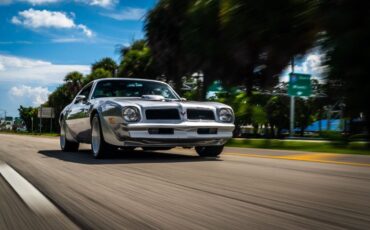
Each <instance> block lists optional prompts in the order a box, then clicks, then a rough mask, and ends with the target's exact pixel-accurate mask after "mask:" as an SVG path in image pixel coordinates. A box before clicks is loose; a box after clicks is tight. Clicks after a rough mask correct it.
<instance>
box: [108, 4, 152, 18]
mask: <svg viewBox="0 0 370 230" xmlns="http://www.w3.org/2000/svg"><path fill="white" fill-rule="evenodd" d="M145 13H146V9H142V8H132V7H127V8H125V9H123V10H122V11H120V12H118V13H106V14H103V15H104V16H107V17H110V18H114V19H116V20H121V21H123V20H141V19H143V17H144V15H145Z"/></svg>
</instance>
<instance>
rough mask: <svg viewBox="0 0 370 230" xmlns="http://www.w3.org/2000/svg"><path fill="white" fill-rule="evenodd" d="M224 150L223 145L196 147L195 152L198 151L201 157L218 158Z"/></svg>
mask: <svg viewBox="0 0 370 230" xmlns="http://www.w3.org/2000/svg"><path fill="white" fill-rule="evenodd" d="M223 149H224V146H223V145H217V146H196V147H195V151H197V153H198V155H199V156H201V157H217V156H218V155H220V154H221V153H222V150H223Z"/></svg>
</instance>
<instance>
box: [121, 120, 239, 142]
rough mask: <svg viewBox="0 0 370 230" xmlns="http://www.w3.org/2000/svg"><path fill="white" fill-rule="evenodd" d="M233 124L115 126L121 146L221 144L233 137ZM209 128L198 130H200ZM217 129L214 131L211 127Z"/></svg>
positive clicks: (188, 123)
mask: <svg viewBox="0 0 370 230" xmlns="http://www.w3.org/2000/svg"><path fill="white" fill-rule="evenodd" d="M234 127H235V126H234V124H228V123H219V122H191V121H186V122H181V123H177V124H173V123H137V124H128V125H120V127H117V129H116V130H115V133H116V137H117V139H118V141H119V142H120V143H121V144H120V145H121V146H137V147H140V146H142V147H145V146H146V147H150V146H153V147H175V146H180V147H193V146H207V145H223V144H225V143H226V142H227V140H229V139H230V138H231V137H232V134H233V133H232V132H233V130H234ZM153 129H154V130H156V129H158V130H161V129H165V130H171V131H172V133H167V134H163V133H160V134H153V133H150V132H149V130H153ZM200 129H201V130H212V132H211V133H199V130H200ZM215 130H216V133H214V132H213V131H215Z"/></svg>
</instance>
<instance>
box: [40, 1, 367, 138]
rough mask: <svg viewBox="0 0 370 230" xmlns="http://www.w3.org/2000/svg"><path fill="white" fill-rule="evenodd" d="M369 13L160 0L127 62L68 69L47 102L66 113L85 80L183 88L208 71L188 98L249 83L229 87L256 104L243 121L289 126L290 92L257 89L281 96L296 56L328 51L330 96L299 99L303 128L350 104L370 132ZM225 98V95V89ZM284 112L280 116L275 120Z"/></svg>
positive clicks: (296, 4)
mask: <svg viewBox="0 0 370 230" xmlns="http://www.w3.org/2000/svg"><path fill="white" fill-rule="evenodd" d="M368 10H369V7H368V4H367V3H366V1H350V0H340V1H335V0H315V1H305V0H298V1H297V0H277V1H250V0H189V1H177V0H160V1H158V3H157V4H156V5H155V7H154V8H153V9H151V10H150V11H149V12H148V14H147V15H146V18H145V26H144V29H145V35H146V36H145V38H144V39H143V40H138V41H134V42H133V43H132V44H131V45H130V46H129V47H122V48H121V49H120V50H119V51H120V54H121V60H120V63H119V64H116V63H115V62H114V61H113V60H112V59H110V58H104V59H102V60H100V61H98V62H96V63H94V64H93V65H92V72H91V74H89V75H87V76H82V74H80V73H76V72H73V73H70V74H68V75H67V76H66V77H65V79H64V84H63V85H61V86H60V87H58V88H57V89H56V91H54V92H53V93H52V94H51V95H50V96H49V99H48V102H47V103H46V105H50V106H53V107H55V108H56V110H57V111H59V110H61V108H62V107H63V106H64V105H65V104H67V103H69V102H70V101H71V100H72V98H73V96H74V95H75V94H76V93H77V91H78V90H79V89H80V88H81V87H82V86H83V85H84V84H86V83H87V82H89V81H91V80H93V79H97V78H103V77H138V78H151V79H161V80H165V81H167V82H170V83H171V84H173V86H174V87H175V89H176V90H177V91H181V88H182V87H183V83H184V81H186V79H185V80H184V78H189V77H190V78H191V77H192V76H193V75H192V74H193V73H195V72H201V73H202V74H203V79H202V81H201V82H200V84H198V85H197V87H195V91H196V93H193V94H189V93H187V94H185V95H187V96H189V97H190V98H195V99H206V94H207V88H208V86H209V85H210V84H211V83H212V82H213V81H214V80H221V81H222V84H223V85H224V86H225V87H226V88H228V89H231V88H232V87H233V86H243V87H242V88H243V91H244V92H243V93H242V94H230V92H229V95H228V98H227V100H229V101H230V100H234V102H229V103H230V104H233V103H237V101H238V100H239V99H240V97H246V100H247V101H248V105H249V106H247V107H248V109H246V110H245V111H243V112H241V113H242V114H243V115H242V116H241V122H247V123H253V122H255V121H253V119H252V115H251V114H262V112H261V111H263V112H264V113H265V114H266V118H267V120H268V123H269V124H271V125H272V127H275V128H276V129H278V130H279V131H280V130H282V129H284V128H285V126H286V122H287V119H286V118H284V117H286V116H287V113H286V111H285V112H284V113H280V112H281V111H278V110H279V108H280V109H281V110H282V111H284V109H285V107H286V105H287V102H286V100H287V97H286V96H283V95H279V94H275V95H273V93H271V94H270V96H260V98H261V97H262V98H263V97H267V98H268V99H267V100H265V101H264V102H263V103H262V104H261V102H259V103H256V102H255V100H256V99H255V98H256V97H257V98H258V96H256V95H266V93H263V92H266V91H268V92H273V91H274V89H275V88H276V86H277V85H278V84H279V75H280V74H281V72H282V70H284V69H285V68H286V67H287V66H288V65H289V63H290V61H291V60H292V58H294V57H300V56H302V55H304V54H306V53H307V52H308V51H309V50H311V49H313V48H316V47H319V48H320V50H322V52H323V53H324V54H325V57H326V58H325V63H323V66H324V67H325V78H324V79H322V80H323V82H324V83H323V84H324V85H322V86H320V87H321V88H322V89H321V91H322V95H324V96H321V97H320V98H316V99H314V98H308V99H300V100H298V101H299V102H298V104H299V103H300V104H302V105H304V104H307V106H300V105H298V108H297V110H301V111H302V114H303V117H305V118H302V120H300V119H301V116H300V115H299V116H298V119H297V125H298V123H301V124H305V123H307V122H308V121H310V120H312V119H314V118H315V116H316V118H319V117H323V113H324V109H323V107H324V106H330V105H333V104H335V103H336V102H338V101H341V103H343V104H344V105H345V107H344V116H345V117H347V118H348V119H349V120H350V121H352V120H354V119H356V118H358V117H360V116H363V117H365V118H367V119H366V123H365V126H366V127H367V130H370V121H369V120H370V119H368V118H369V117H370V106H368V102H367V99H368V98H370V80H369V77H368V76H367V73H368V72H369V71H368V70H367V67H368V66H370V63H369V62H370V58H369V55H370V43H369V42H368V41H369V38H370V27H369V26H368V25H370V16H369V15H370V14H368ZM218 98H219V100H226V99H222V95H219V97H218ZM257 101H258V100H257ZM308 104H310V106H308ZM266 105H270V106H266ZM284 106H285V107H284ZM236 107H238V108H239V107H243V106H236ZM273 108H276V110H274V109H273ZM274 111H275V112H274ZM276 111H277V112H278V113H279V116H280V115H281V116H280V118H281V119H276V117H279V116H275V117H271V116H272V115H273V114H275V113H276ZM305 114H309V115H310V116H311V118H307V117H308V115H305ZM315 114H316V115H315ZM312 116H314V117H313V118H312ZM257 117H258V116H257ZM260 117H261V116H260ZM262 117H263V116H262ZM283 118H284V119H283ZM243 119H244V120H243ZM257 120H258V119H257ZM262 120H264V119H260V121H262ZM260 123H261V122H260ZM262 123H263V122H262ZM300 126H302V127H303V125H300ZM278 133H279V132H278Z"/></svg>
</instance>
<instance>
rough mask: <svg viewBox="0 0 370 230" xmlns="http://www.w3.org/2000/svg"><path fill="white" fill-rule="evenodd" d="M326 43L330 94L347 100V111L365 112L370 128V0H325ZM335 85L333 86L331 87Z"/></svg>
mask: <svg viewBox="0 0 370 230" xmlns="http://www.w3.org/2000/svg"><path fill="white" fill-rule="evenodd" d="M320 9H321V12H320V13H321V15H322V20H321V23H322V25H323V28H324V29H325V31H326V33H325V34H324V38H325V39H323V41H324V42H323V45H324V47H325V48H326V51H327V60H328V62H327V63H326V64H328V65H329V69H328V70H329V73H328V79H329V81H328V84H329V85H331V86H333V85H335V86H336V87H335V88H336V89H334V90H333V91H331V94H330V95H329V96H330V97H332V98H335V99H337V100H343V101H344V102H345V104H346V105H347V106H346V113H347V115H349V116H351V117H358V116H359V113H361V112H362V113H364V115H365V117H366V119H367V130H368V132H370V106H369V101H368V100H369V98H370V78H369V66H370V43H369V40H370V26H369V25H370V17H369V4H368V2H367V1H351V0H343V1H322V4H321V8H320ZM331 88H333V87H331Z"/></svg>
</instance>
